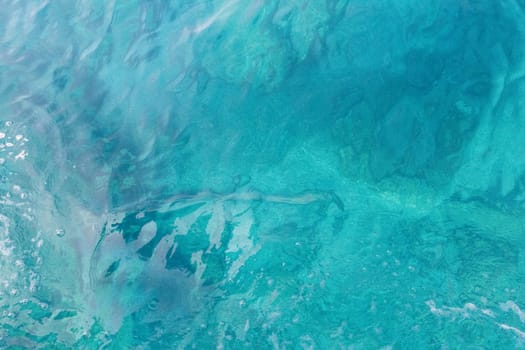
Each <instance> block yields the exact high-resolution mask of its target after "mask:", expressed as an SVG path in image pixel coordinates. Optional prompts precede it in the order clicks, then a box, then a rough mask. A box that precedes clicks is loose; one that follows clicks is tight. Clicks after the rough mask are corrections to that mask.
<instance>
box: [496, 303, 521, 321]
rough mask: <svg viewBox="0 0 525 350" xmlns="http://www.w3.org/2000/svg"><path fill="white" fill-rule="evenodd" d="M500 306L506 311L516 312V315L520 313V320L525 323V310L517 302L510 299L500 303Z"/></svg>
mask: <svg viewBox="0 0 525 350" xmlns="http://www.w3.org/2000/svg"><path fill="white" fill-rule="evenodd" d="M499 307H500V309H501V310H502V311H504V312H508V311H512V312H514V313H515V314H516V315H518V317H519V318H520V321H521V322H522V323H525V312H523V311H522V310H521V309H520V307H519V306H518V305H517V304H516V303H515V302H513V301H511V300H508V301H507V302H506V303H500V304H499Z"/></svg>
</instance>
